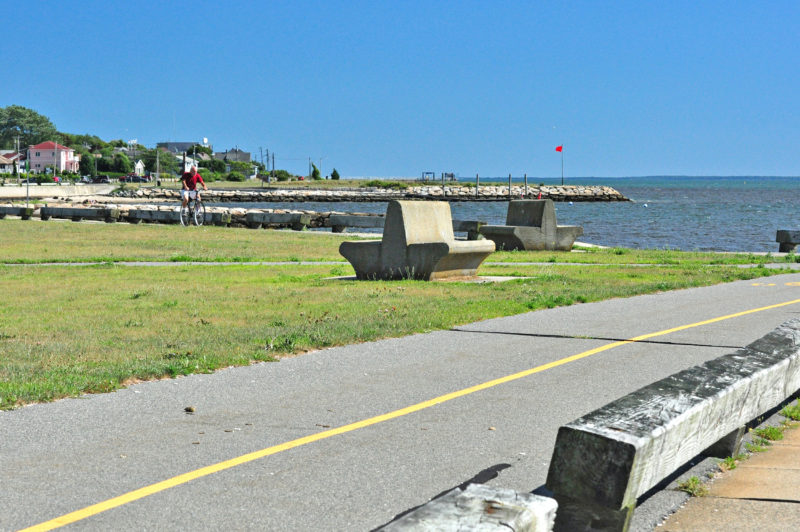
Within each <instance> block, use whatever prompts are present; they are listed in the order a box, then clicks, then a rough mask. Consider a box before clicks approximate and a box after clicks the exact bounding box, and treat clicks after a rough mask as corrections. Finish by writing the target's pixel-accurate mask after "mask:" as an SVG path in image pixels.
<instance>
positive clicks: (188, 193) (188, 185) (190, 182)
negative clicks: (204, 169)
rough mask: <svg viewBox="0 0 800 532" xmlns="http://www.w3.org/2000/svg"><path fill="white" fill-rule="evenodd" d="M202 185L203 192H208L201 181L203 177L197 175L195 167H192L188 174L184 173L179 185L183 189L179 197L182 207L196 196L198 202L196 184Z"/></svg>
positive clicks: (198, 194) (198, 196) (198, 195)
mask: <svg viewBox="0 0 800 532" xmlns="http://www.w3.org/2000/svg"><path fill="white" fill-rule="evenodd" d="M198 182H199V183H200V184H201V185H203V190H208V187H207V186H206V184H205V182H204V181H203V176H201V175H200V174H198V173H197V167H196V166H192V167H191V169H190V170H189V171H188V172H184V173H183V175H182V176H181V184H182V185H183V189H182V190H181V197H182V198H183V206H184V207H186V205H188V204H189V198H190V197H192V198H193V197H194V196H195V195H197V199H198V200H200V199H201V198H200V193H199V192H198V191H197V183H198Z"/></svg>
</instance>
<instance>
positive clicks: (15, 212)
mask: <svg viewBox="0 0 800 532" xmlns="http://www.w3.org/2000/svg"><path fill="white" fill-rule="evenodd" d="M32 215H33V207H0V220H2V219H3V218H5V217H6V216H19V217H20V218H22V219H23V220H30V218H31V216H32Z"/></svg>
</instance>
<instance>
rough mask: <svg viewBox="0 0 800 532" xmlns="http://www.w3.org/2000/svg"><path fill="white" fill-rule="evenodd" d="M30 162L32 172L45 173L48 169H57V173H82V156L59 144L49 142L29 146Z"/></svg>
mask: <svg viewBox="0 0 800 532" xmlns="http://www.w3.org/2000/svg"><path fill="white" fill-rule="evenodd" d="M28 160H29V161H30V169H31V172H38V173H41V172H44V171H45V169H46V168H47V167H51V168H52V167H55V169H56V172H76V173H77V172H78V171H80V163H81V156H80V154H79V153H78V154H76V153H75V150H73V149H72V148H68V147H66V146H62V145H61V144H58V143H57V142H52V141H47V142H42V143H41V144H36V145H35V146H28Z"/></svg>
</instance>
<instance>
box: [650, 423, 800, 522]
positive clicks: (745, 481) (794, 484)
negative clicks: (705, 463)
mask: <svg viewBox="0 0 800 532" xmlns="http://www.w3.org/2000/svg"><path fill="white" fill-rule="evenodd" d="M798 529H800V427H797V426H795V427H794V428H792V429H788V430H786V431H785V432H784V439H783V440H781V441H776V442H773V444H772V445H771V446H770V448H769V450H767V451H766V452H763V453H755V454H753V455H752V456H751V457H750V458H749V459H748V460H745V461H743V462H741V463H740V464H739V466H738V467H737V468H736V469H734V470H732V471H728V472H727V473H725V474H724V475H723V476H722V477H720V478H718V479H717V480H715V481H714V482H712V483H711V488H710V492H709V494H708V495H706V496H704V497H693V498H692V499H690V500H689V502H688V503H687V504H686V506H684V507H683V508H681V509H680V510H678V511H677V512H676V513H674V514H673V515H672V516H670V518H669V519H667V521H666V522H665V523H664V524H663V526H660V527H658V530H664V531H669V532H678V531H693V532H698V531H700V532H702V531H714V532H717V531H719V530H725V531H726V532H732V531H739V530H741V531H754V530H758V531H760V532H761V531H776V532H785V531H789V530H798Z"/></svg>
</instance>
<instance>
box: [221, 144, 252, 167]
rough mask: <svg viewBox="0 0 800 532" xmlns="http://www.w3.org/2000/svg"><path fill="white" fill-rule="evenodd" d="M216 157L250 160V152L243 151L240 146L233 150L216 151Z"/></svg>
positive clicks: (246, 161)
mask: <svg viewBox="0 0 800 532" xmlns="http://www.w3.org/2000/svg"><path fill="white" fill-rule="evenodd" d="M214 159H220V160H223V161H227V162H233V161H239V162H242V163H249V162H250V152H249V151H242V150H240V149H239V148H234V149H232V150H225V151H218V152H214Z"/></svg>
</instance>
